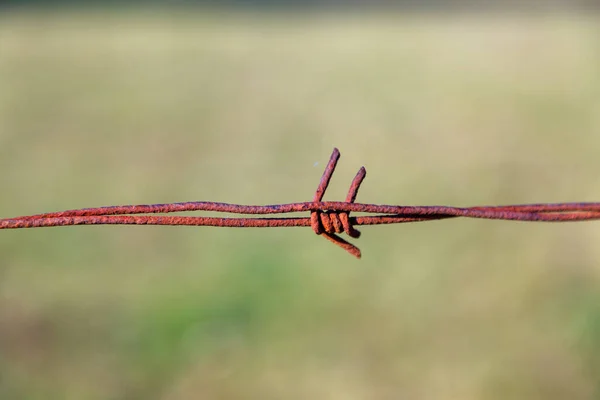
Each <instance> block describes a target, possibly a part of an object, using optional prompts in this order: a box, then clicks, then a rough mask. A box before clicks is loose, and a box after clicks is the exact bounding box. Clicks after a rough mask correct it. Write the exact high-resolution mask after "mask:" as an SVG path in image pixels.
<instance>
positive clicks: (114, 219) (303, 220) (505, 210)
mask: <svg viewBox="0 0 600 400" xmlns="http://www.w3.org/2000/svg"><path fill="white" fill-rule="evenodd" d="M339 158H340V152H339V151H338V149H336V148H334V149H333V153H332V155H331V158H330V159H329V162H328V163H327V166H326V167H325V171H324V172H323V176H322V177H321V181H320V182H319V186H318V187H317V191H316V192H315V195H314V197H313V201H312V202H303V203H289V204H275V205H266V206H255V205H240V204H228V203H215V202H207V201H195V202H184V203H169V204H141V205H127V206H108V207H95V208H82V209H76V210H66V211H60V212H54V213H45V214H36V215H29V216H22V217H15V218H5V219H0V229H19V228H40V227H51V226H69V225H177V226H217V227H235V228H274V227H297V226H310V227H311V228H312V230H313V231H314V232H315V233H316V234H317V235H322V236H323V237H325V238H326V239H328V240H329V241H331V242H333V243H334V244H336V245H338V246H340V247H341V248H343V249H344V250H346V251H348V252H349V253H350V254H352V255H353V256H355V257H357V258H360V257H361V253H360V250H359V249H358V248H357V247H356V246H354V245H353V244H352V243H349V242H348V241H346V240H345V239H343V238H342V237H340V236H338V235H337V234H340V233H346V234H347V235H348V236H350V237H352V238H359V237H360V232H359V231H358V230H357V229H356V228H355V226H360V225H382V224H398V223H406V222H424V221H433V220H440V219H447V218H457V217H466V218H483V219H495V220H508V221H538V222H569V221H588V220H597V219H600V203H548V204H521V205H508V206H479V207H448V206H399V205H386V204H361V203H355V200H356V196H357V194H358V189H359V188H360V185H361V183H362V181H363V180H364V178H365V177H366V173H367V172H366V170H365V167H361V168H360V170H359V171H358V173H357V174H356V176H355V177H354V179H353V180H352V183H351V185H350V189H349V190H348V195H347V196H346V200H345V201H344V202H332V201H322V200H323V196H324V195H325V191H326V190H327V187H328V186H329V182H330V180H331V177H332V176H333V172H334V171H335V167H336V165H337V162H338V160H339ZM181 211H212V212H224V213H232V214H250V215H272V214H285V213H293V212H307V211H309V212H310V217H261V218H256V217H254V218H250V217H241V218H219V217H194V216H164V215H162V216H159V215H137V214H159V213H165V214H167V213H173V212H181ZM351 212H361V213H373V214H376V215H367V216H357V217H350V213H351Z"/></svg>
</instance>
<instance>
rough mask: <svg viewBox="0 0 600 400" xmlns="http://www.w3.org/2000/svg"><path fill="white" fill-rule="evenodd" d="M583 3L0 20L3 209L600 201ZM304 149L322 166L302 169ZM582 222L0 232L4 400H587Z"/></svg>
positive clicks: (593, 340)
mask: <svg viewBox="0 0 600 400" xmlns="http://www.w3.org/2000/svg"><path fill="white" fill-rule="evenodd" d="M599 27H600V25H599V24H598V21H597V18H596V17H595V16H588V17H581V16H579V17H576V16H569V15H562V14H554V15H545V16H530V17H524V16H509V15H505V16H499V15H471V16H469V15H465V16H447V17H442V16H427V15H409V16H407V15H395V14H392V15H386V16H383V15H370V16H367V17H359V16H358V15H345V16H337V17H336V16H333V15H320V16H317V15H306V14H305V15H300V16H298V15H296V16H292V15H281V14H278V15H274V14H271V15H259V14H255V15H242V14H226V13H225V14H216V13H215V14H208V13H202V12H199V11H197V12H196V11H194V12H189V13H172V12H162V13H158V12H156V13H150V12H146V13H138V12H135V11H133V10H132V11H127V12H121V13H116V12H115V13H110V12H105V13H100V12H74V11H73V12H64V13H61V14H59V13H41V12H34V11H28V12H26V11H22V12H5V13H4V14H3V15H0V38H1V39H0V88H1V89H0V165H1V170H0V171H1V172H0V187H1V188H2V195H1V196H0V215H1V216H2V217H10V216H16V215H25V214H32V213H39V212H44V211H55V210H62V209H69V208H78V207H91V206H99V205H109V204H136V203H154V202H156V203H159V202H170V201H186V200H212V201H226V202H235V203H242V204H274V203H281V202H294V201H302V200H310V199H311V198H312V195H313V191H314V190H315V188H316V185H317V183H318V179H319V177H320V174H321V172H322V168H323V167H324V165H325V163H326V161H327V159H328V157H329V154H330V152H331V149H332V148H333V147H334V146H337V147H339V148H340V150H341V153H342V159H341V162H340V164H339V167H338V171H337V173H336V176H334V178H333V182H332V186H331V187H330V189H329V192H328V193H327V195H326V198H327V199H331V200H333V199H343V198H344V197H345V192H346V190H347V186H348V184H349V182H350V180H351V178H352V177H353V176H354V173H355V172H356V170H357V169H358V168H359V167H360V166H361V165H365V166H366V168H367V171H368V176H367V179H366V181H365V183H364V184H363V187H362V189H361V193H360V194H359V197H358V200H359V201H364V202H371V203H395V204H451V205H475V204H502V203H505V204H506V203H526V202H545V201H548V202H557V201H595V200H598V199H600V180H599V178H598V170H600V161H598V160H599V158H598V149H599V148H600V139H599V136H598V132H599V131H600V118H599V117H598V115H599V114H598V110H599V107H600V78H599V76H600V67H599V66H600V41H599V40H598V38H599V37H600V28H599ZM316 162H318V165H317V166H314V164H315V163H316ZM599 232H600V227H599V225H597V224H596V223H593V222H592V223H579V224H562V225H560V224H554V225H551V224H550V225H544V224H521V223H510V222H494V221H471V220H450V221H440V222H431V223H428V224H413V225H404V226H381V227H372V228H370V227H366V228H364V229H363V237H361V238H360V240H359V241H358V245H359V246H360V247H361V249H362V251H363V259H362V260H361V261H356V260H354V259H353V258H352V257H350V256H349V255H347V254H345V253H344V252H343V251H341V250H340V249H338V248H336V247H335V246H332V245H331V244H330V243H328V242H326V241H325V240H323V239H322V238H318V237H316V236H315V235H314V234H313V233H312V232H311V231H310V229H279V230H275V229H273V230H235V229H216V228H214V229H213V228H185V227H182V228H173V227H67V228H53V229H39V230H23V231H3V232H0V397H2V398H23V399H138V398H139V399H152V398H161V399H163V398H164V399H196V398H264V399H279V398H298V399H305V398H330V399H348V398H351V399H352V398H355V399H362V398H368V399H379V398H381V399H387V398H401V397H408V398H435V399H454V398H461V399H506V398H515V399H520V398H523V399H564V398H573V399H592V398H597V396H598V395H600V383H599V381H598V378H597V376H599V375H600V351H599V350H598V349H600V339H598V338H599V337H600V336H599V334H598V332H599V326H600V324H599V322H598V321H599V320H600V317H599V315H600V306H599V304H600V302H599V301H598V300H599V298H598V293H600V268H599V265H600V263H599V261H598V260H600V250H598V249H599V248H598V246H597V245H596V244H597V243H598V240H599V239H600V233H599Z"/></svg>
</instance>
